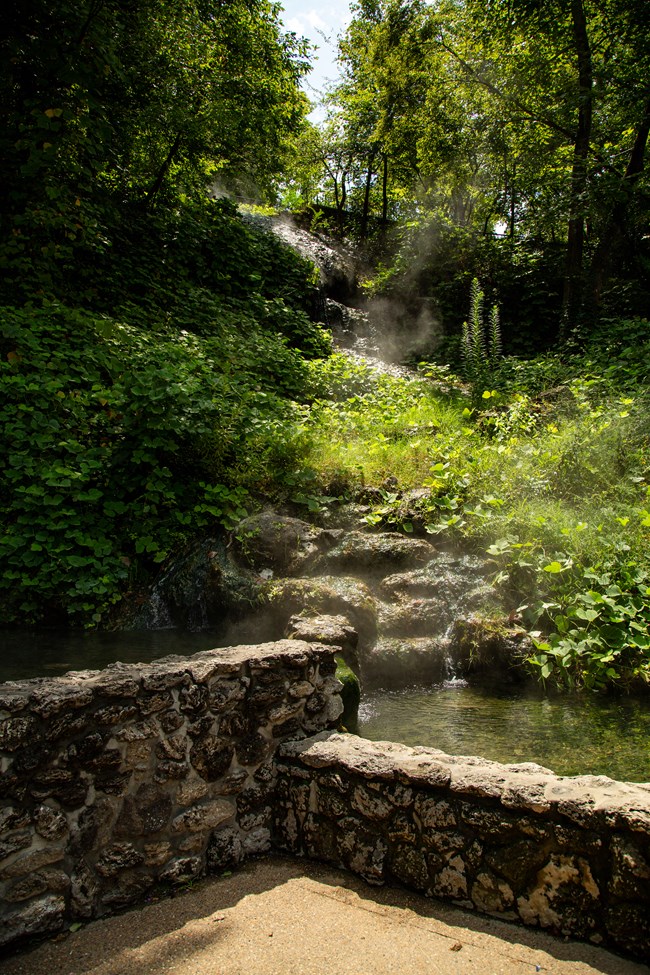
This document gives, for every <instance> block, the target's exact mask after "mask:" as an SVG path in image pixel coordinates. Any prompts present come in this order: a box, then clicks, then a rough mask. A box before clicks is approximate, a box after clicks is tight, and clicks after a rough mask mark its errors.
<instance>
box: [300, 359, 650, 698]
mask: <svg viewBox="0 0 650 975" xmlns="http://www.w3.org/2000/svg"><path fill="white" fill-rule="evenodd" d="M310 369H311V371H312V382H313V387H314V389H318V391H319V395H318V398H317V399H314V401H313V403H312V405H311V407H310V408H309V410H308V411H307V412H306V414H305V428H306V431H307V438H306V442H307V450H308V455H307V457H306V458H305V462H306V464H307V466H308V467H309V468H311V470H312V471H314V472H315V483H316V485H318V486H319V487H320V490H321V491H322V492H323V493H324V494H328V493H331V491H332V485H333V484H335V485H336V486H337V488H336V490H337V493H339V494H341V492H343V493H345V492H346V491H347V492H349V493H350V494H352V493H354V492H355V491H357V490H358V489H359V488H361V487H364V488H377V489H379V490H380V491H382V495H381V498H382V500H381V502H378V503H377V505H376V506H375V508H374V509H373V510H372V511H371V512H370V513H369V514H368V515H367V518H366V520H367V522H368V524H369V525H375V526H378V527H389V528H397V529H402V530H405V531H413V530H414V520H413V517H412V513H413V504H415V507H416V508H418V509H419V511H418V520H417V527H420V528H421V529H422V530H424V531H425V532H428V533H431V534H434V535H443V536H448V537H449V538H450V539H452V540H454V541H457V542H458V543H462V544H463V545H469V546H472V547H474V548H476V549H478V550H480V551H483V552H485V553H486V555H488V556H489V557H490V558H491V559H492V561H493V563H494V569H495V583H496V585H497V586H498V587H499V588H500V590H501V594H502V595H503V596H504V597H505V599H506V603H507V604H508V608H509V609H511V610H513V611H515V610H516V611H519V612H520V613H521V614H522V615H523V617H524V619H525V621H526V623H527V624H528V626H529V627H530V629H531V631H532V632H533V634H534V636H535V639H536V640H537V642H538V645H539V648H538V652H537V654H536V655H534V658H531V666H533V667H536V668H538V670H539V672H540V675H541V676H542V678H543V679H544V680H554V681H556V682H559V683H564V684H566V685H569V686H589V687H594V688H600V687H605V686H611V685H617V684H618V685H619V686H622V687H629V686H637V685H639V684H641V683H642V684H646V683H650V650H648V649H647V648H646V647H645V645H644V642H645V639H646V637H647V634H648V620H650V588H648V586H647V584H646V582H645V574H646V572H649V571H650V564H649V563H650V558H649V555H648V553H649V552H650V544H649V542H650V514H649V511H650V485H649V479H650V437H649V435H648V433H647V431H648V430H650V425H649V423H648V420H649V413H650V403H649V401H648V399H647V397H646V396H645V395H638V396H632V395H627V394H626V395H622V394H621V393H620V392H619V391H617V390H616V389H614V388H613V387H611V385H608V384H607V383H606V382H603V381H602V380H601V379H600V378H598V377H594V376H591V377H588V378H582V379H580V378H578V379H572V380H570V379H567V380H566V381H565V382H564V383H562V384H561V386H560V387H559V389H556V390H555V392H554V396H553V397H552V398H545V397H544V396H543V395H539V396H534V397H533V396H530V395H528V394H527V393H525V392H520V391H516V392H515V391H512V392H510V393H509V394H505V393H497V392H495V391H493V390H487V391H485V393H484V396H483V399H482V400H481V404H482V405H481V406H480V407H478V408H472V407H471V402H472V400H470V398H469V397H468V396H467V395H466V394H464V392H463V390H462V388H460V389H459V384H458V383H455V384H454V382H453V377H450V378H451V380H452V382H451V383H448V384H447V388H448V391H447V392H446V393H442V392H440V390H439V387H438V385H436V383H434V382H431V381H428V380H426V379H422V378H414V379H412V380H409V379H396V378H393V377H389V376H384V375H378V374H376V373H374V372H373V371H372V370H371V369H369V367H367V366H364V365H356V364H355V363H354V362H352V361H350V360H349V359H347V358H346V357H344V356H341V355H337V356H334V357H333V358H332V359H330V360H328V361H327V362H319V361H316V362H313V363H312V364H311V366H310ZM479 399H480V397H479ZM475 401H476V397H474V402H475ZM413 489H424V490H420V491H419V494H418V498H417V500H416V501H415V502H414V503H413V504H410V505H407V506H405V504H404V502H403V499H402V498H403V495H404V493H406V492H409V491H412V490H413ZM407 509H408V510H407ZM589 592H597V593H598V594H599V597H600V596H602V597H604V598H605V599H606V600H610V602H611V606H610V604H609V603H605V604H603V607H604V608H601V609H599V611H598V615H597V616H592V612H595V611H592V610H590V611H589V612H588V613H587V617H586V618H583V617H584V614H585V610H584V605H585V604H584V601H582V602H581V600H584V598H595V597H585V593H589ZM637 604H638V605H637ZM599 605H600V604H599ZM617 607H618V608H617ZM632 609H633V610H634V613H635V620H636V622H635V626H637V627H638V629H637V630H636V631H635V633H636V634H637V635H638V639H637V638H636V636H635V635H634V634H633V637H634V639H632V638H630V640H628V641H626V640H625V639H623V637H624V636H625V633H626V632H627V633H628V635H629V631H630V625H631V623H630V620H631V616H630V612H631V610H632ZM557 620H560V623H559V624H558V625H559V629H558V625H556V623H557ZM565 620H569V624H570V625H569V624H565V622H563V621H565ZM563 628H564V629H563ZM617 628H618V632H617V633H614V630H616V629H617ZM567 634H569V636H567ZM549 640H551V643H549ZM553 640H555V643H553V642H552V641H553ZM567 641H569V643H570V644H571V646H570V647H568V644H567ZM621 641H622V642H621ZM630 641H631V642H630ZM648 645H649V646H650V638H648ZM558 646H560V648H561V651H562V652H561V653H560V652H559V651H557V647H558ZM567 647H568V649H570V650H571V654H570V656H571V660H569V656H568V655H567V654H568V650H567ZM540 648H541V649H540ZM598 655H600V657H599V660H600V659H602V663H600V664H598V665H595V664H594V657H595V656H598ZM542 658H543V659H542ZM587 658H588V659H587Z"/></svg>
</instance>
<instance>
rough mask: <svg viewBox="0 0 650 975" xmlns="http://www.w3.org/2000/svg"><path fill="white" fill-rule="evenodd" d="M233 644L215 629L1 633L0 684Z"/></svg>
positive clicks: (8, 631)
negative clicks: (197, 630)
mask: <svg viewBox="0 0 650 975" xmlns="http://www.w3.org/2000/svg"><path fill="white" fill-rule="evenodd" d="M224 641H225V642H224ZM231 642H233V641H230V640H228V639H227V638H226V635H225V634H224V633H223V632H219V631H216V630H202V631H200V632H197V633H188V632H183V631H180V630H172V629H170V630H142V631H139V630H138V631H133V632H120V633H96V632H90V633H84V632H81V631H75V630H64V631H57V630H36V631H33V632H32V631H26V630H20V631H16V630H7V631H0V683H1V682H2V681H6V680H23V679H25V678H28V677H56V676H57V675H59V674H65V673H66V671H68V670H99V669H101V668H102V667H106V666H108V664H110V663H115V662H116V661H118V660H119V661H121V662H122V663H125V664H137V663H149V662H150V661H152V660H157V659H158V658H159V657H166V656H169V654H181V655H187V656H190V655H191V654H193V653H198V652H199V651H200V650H211V649H212V648H213V647H218V646H228V645H229V644H230V643H231ZM235 642H242V643H244V642H246V643H248V642H250V643H254V642H256V641H255V640H254V639H251V640H241V641H240V640H237V641H235Z"/></svg>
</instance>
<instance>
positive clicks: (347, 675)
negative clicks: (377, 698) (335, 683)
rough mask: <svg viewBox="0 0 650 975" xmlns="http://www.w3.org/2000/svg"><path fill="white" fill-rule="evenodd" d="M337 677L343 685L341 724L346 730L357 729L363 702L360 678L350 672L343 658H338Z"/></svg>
mask: <svg viewBox="0 0 650 975" xmlns="http://www.w3.org/2000/svg"><path fill="white" fill-rule="evenodd" d="M336 676H337V678H338V680H340V681H341V683H342V684H343V687H342V689H341V699H342V701H343V714H342V715H341V724H342V725H343V726H344V727H345V728H352V727H355V726H356V723H357V718H358V714H359V702H360V701H361V685H360V684H359V678H358V677H357V675H356V674H355V673H354V671H353V670H350V668H349V667H348V665H347V664H346V662H345V660H344V659H343V657H337V658H336Z"/></svg>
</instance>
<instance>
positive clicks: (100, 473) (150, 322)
mask: <svg viewBox="0 0 650 975" xmlns="http://www.w3.org/2000/svg"><path fill="white" fill-rule="evenodd" d="M0 18H2V26H3V30H2V40H1V41H0V45H1V46H2V60H1V65H2V68H1V71H2V73H1V75H0V89H1V90H2V96H3V97H2V102H1V108H0V113H1V114H2V133H1V136H0V139H1V152H0V158H1V159H2V164H1V165H2V171H1V174H0V175H1V179H0V193H1V194H2V234H1V235H0V262H1V266H2V271H3V274H2V278H1V279H0V309H1V310H0V349H1V358H0V386H1V389H2V398H1V400H0V417H1V419H2V429H3V436H2V441H1V446H0V498H1V500H2V514H3V525H2V528H3V530H2V534H1V536H0V568H1V578H0V590H1V591H2V619H3V620H4V621H5V622H6V621H10V622H23V623H24V622H30V621H34V620H46V621H50V622H51V621H65V620H69V621H72V622H76V623H84V624H88V623H92V622H94V623H98V622H100V621H102V622H105V621H106V611H107V609H108V608H109V607H110V606H111V604H113V603H114V602H116V601H117V600H119V598H120V597H121V596H122V595H123V594H124V592H125V591H126V590H127V589H128V588H129V587H133V586H138V585H143V584H145V583H146V582H147V580H148V579H149V578H150V577H151V573H152V572H153V571H154V570H155V568H156V565H157V563H160V562H161V561H162V560H164V559H165V557H166V556H167V554H168V553H169V552H170V551H171V550H172V549H174V548H175V547H178V546H179V545H181V544H182V543H183V540H184V539H185V538H187V537H189V536H192V535H193V534H196V533H197V532H199V531H201V530H208V529H213V528H214V527H215V526H223V525H231V524H232V523H233V521H235V520H237V519H238V518H240V517H241V516H242V515H243V513H244V512H245V505H246V504H247V503H248V501H249V497H250V494H249V492H251V491H253V492H255V491H261V490H264V489H265V488H266V489H269V490H271V489H273V486H274V485H278V486H281V485H282V478H283V470H284V468H285V467H287V468H288V469H289V470H290V471H293V468H294V466H295V464H294V458H295V450H296V448H295V445H294V441H295V440H296V438H297V437H298V436H299V434H298V433H297V432H296V430H295V415H296V406H295V405H294V401H295V400H299V399H300V398H302V397H303V396H304V395H305V383H306V379H307V376H306V372H305V368H306V367H305V358H306V357H307V358H308V357H310V356H313V355H323V354H326V353H327V351H328V349H329V340H328V338H327V337H326V336H325V335H324V333H323V332H322V331H321V330H320V329H319V328H318V327H316V326H314V325H313V324H312V322H311V320H310V317H309V312H310V310H311V307H312V304H313V297H314V282H315V278H314V271H313V268H312V266H311V265H310V264H309V263H307V262H305V261H303V260H301V259H300V258H299V257H297V255H295V254H292V253H291V252H289V251H287V250H286V249H284V248H282V247H281V246H280V245H279V243H278V241H277V240H276V239H275V238H274V237H273V235H271V234H269V233H265V232H263V231H262V230H260V229H259V228H257V227H256V226H255V225H254V224H253V223H251V222H250V221H244V220H243V219H242V217H241V216H240V215H239V213H238V212H237V210H236V208H235V207H234V206H233V205H232V204H231V203H229V202H227V201H226V200H225V199H219V200H216V201H212V202H211V201H210V200H209V199H208V194H207V188H208V184H210V183H213V182H214V180H215V179H218V180H219V181H220V182H221V184H222V185H230V187H231V188H233V189H237V188H241V187H242V186H245V185H247V184H248V185H251V184H253V183H254V184H255V186H256V188H257V191H258V192H259V193H263V192H270V191H271V187H272V179H273V177H274V176H275V175H276V174H277V172H278V169H279V167H280V165H281V156H282V151H281V148H282V146H283V145H284V144H285V142H286V141H287V140H288V139H290V137H291V135H292V133H294V132H297V131H298V130H299V128H300V126H301V125H302V118H303V115H304V111H305V107H306V100H305V98H304V95H302V93H301V92H300V90H299V87H298V81H299V79H300V77H301V75H302V74H303V73H304V70H305V67H306V66H305V61H304V53H305V48H304V44H303V43H302V42H299V41H298V40H297V39H296V38H295V36H293V35H285V34H283V33H282V31H281V30H280V27H279V21H278V14H277V10H276V8H275V7H274V6H273V5H272V4H270V3H267V2H266V0H239V2H237V0H236V2H234V3H229V4H221V3H217V2H215V3H212V2H208V3H196V2H194V0H174V2H171V3H170V2H163V0H148V2H146V3H144V4H137V5H135V6H133V5H129V4H123V3H120V2H114V0H108V2H105V3H97V4H90V5H88V4H83V3H80V2H79V0H68V2H65V3H62V4H61V3H57V4H53V3H50V2H48V0H35V2H34V3H29V4H23V5H18V6H16V5H13V4H12V5H9V7H8V8H7V9H4V8H3V12H2V14H0ZM279 489H280V487H278V490H279ZM290 489H291V486H290V485H289V487H288V488H287V490H290Z"/></svg>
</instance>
